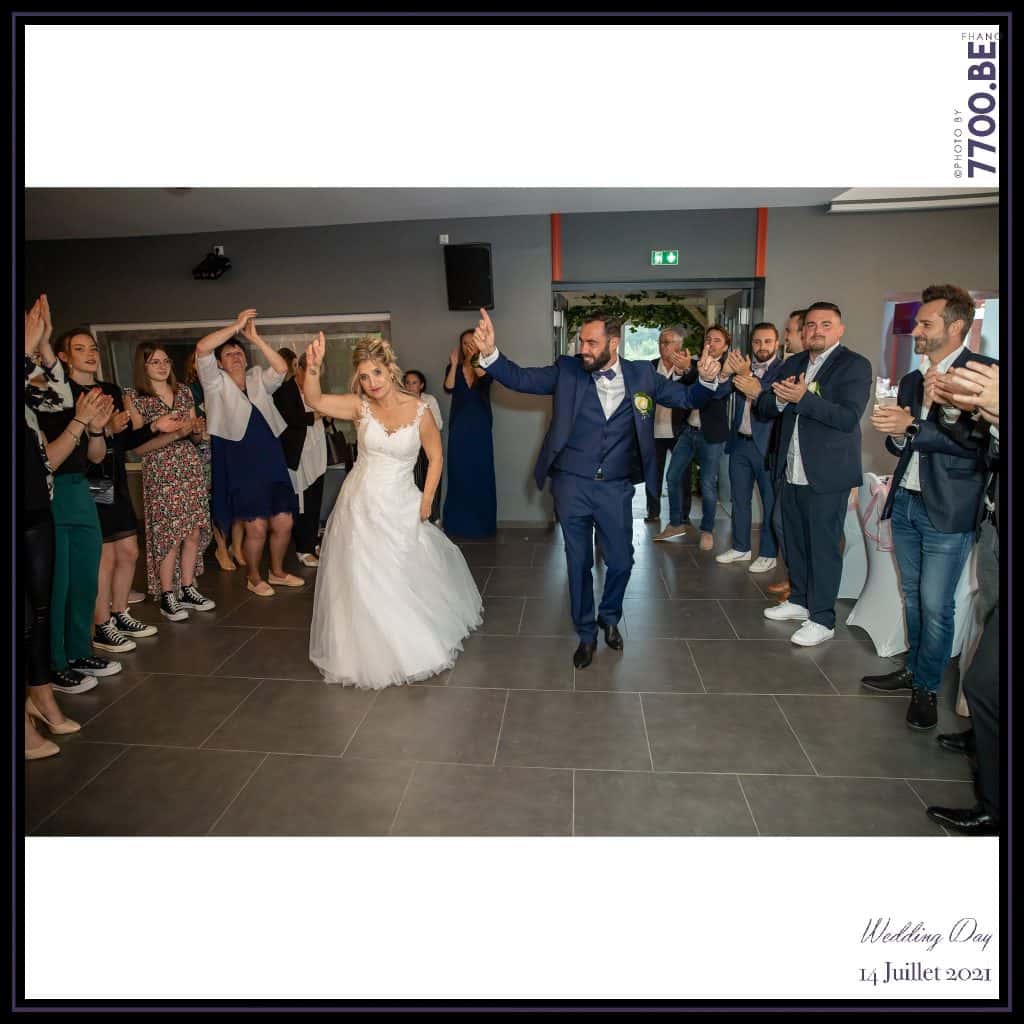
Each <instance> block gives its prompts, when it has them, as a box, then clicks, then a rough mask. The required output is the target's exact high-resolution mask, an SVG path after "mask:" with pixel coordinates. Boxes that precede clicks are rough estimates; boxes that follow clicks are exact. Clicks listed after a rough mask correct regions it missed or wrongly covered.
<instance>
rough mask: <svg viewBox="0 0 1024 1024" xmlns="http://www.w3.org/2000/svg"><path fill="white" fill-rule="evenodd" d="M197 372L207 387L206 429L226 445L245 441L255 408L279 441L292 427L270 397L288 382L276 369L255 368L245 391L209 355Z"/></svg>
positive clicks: (201, 360)
mask: <svg viewBox="0 0 1024 1024" xmlns="http://www.w3.org/2000/svg"><path fill="white" fill-rule="evenodd" d="M196 372H197V373H198V374H199V383H200V384H202V385H203V396H204V403H205V405H206V429H207V430H208V431H209V432H210V434H212V435H213V436H214V437H221V438H223V439H224V440H225V441H241V440H242V438H243V437H245V431H246V429H247V428H248V426H249V416H250V414H251V413H252V407H253V406H256V408H257V409H259V411H260V412H261V413H262V414H263V418H264V419H265V420H266V421H267V425H268V426H269V427H270V429H271V431H272V432H273V434H274V437H279V436H280V435H281V432H282V431H283V430H284V429H285V428H286V427H287V426H288V424H287V423H285V421H284V417H283V416H282V415H281V414H280V412H278V410H277V406H276V405H274V400H273V399H272V398H271V397H270V396H271V395H272V394H273V393H274V392H275V391H276V390H277V389H278V388H279V387H280V386H281V385H282V384H283V383H284V380H285V376H286V375H285V374H283V373H278V372H277V371H276V370H275V369H274V368H273V367H272V366H267V367H264V368H263V369H262V370H261V369H260V368H259V367H258V366H251V367H250V368H249V369H248V370H247V371H246V374H245V391H244V392H243V391H242V390H241V388H239V387H238V385H237V384H236V383H235V382H234V381H233V380H232V379H231V377H230V376H228V374H227V372H226V371H225V370H222V369H221V368H220V366H219V365H218V363H217V357H216V356H215V355H214V354H213V353H212V352H208V353H207V354H206V355H205V356H199V358H198V359H196Z"/></svg>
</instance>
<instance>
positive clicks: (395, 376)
mask: <svg viewBox="0 0 1024 1024" xmlns="http://www.w3.org/2000/svg"><path fill="white" fill-rule="evenodd" d="M365 362H373V363H380V364H381V365H382V366H383V367H384V368H385V369H386V370H387V371H388V373H389V374H390V376H391V380H392V382H393V383H394V385H395V387H396V388H398V390H399V391H405V383H404V381H403V374H402V368H401V367H400V366H399V365H398V358H397V357H396V355H395V350H394V349H393V348H392V347H391V342H390V341H388V340H386V339H385V338H360V339H359V340H358V341H357V342H356V346H355V348H354V349H353V350H352V382H351V384H350V385H349V387H350V389H351V391H352V394H354V395H363V397H365V393H364V392H363V386H362V385H361V384H360V383H359V364H360V363H365Z"/></svg>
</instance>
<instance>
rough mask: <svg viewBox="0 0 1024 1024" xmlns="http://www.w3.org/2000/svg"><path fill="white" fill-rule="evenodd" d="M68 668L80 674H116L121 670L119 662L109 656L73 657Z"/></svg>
mask: <svg viewBox="0 0 1024 1024" xmlns="http://www.w3.org/2000/svg"><path fill="white" fill-rule="evenodd" d="M70 668H71V671H72V672H74V673H75V674H76V675H80V676H116V675H117V673H118V672H120V671H121V662H119V661H111V660H110V659H109V658H75V660H74V661H72V662H71V663H70Z"/></svg>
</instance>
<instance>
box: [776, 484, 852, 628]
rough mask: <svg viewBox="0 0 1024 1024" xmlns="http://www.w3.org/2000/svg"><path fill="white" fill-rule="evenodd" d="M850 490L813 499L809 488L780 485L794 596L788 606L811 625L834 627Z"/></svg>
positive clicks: (815, 496) (792, 595)
mask: <svg viewBox="0 0 1024 1024" xmlns="http://www.w3.org/2000/svg"><path fill="white" fill-rule="evenodd" d="M849 500H850V490H849V488H847V489H846V490H844V491H835V492H833V493H831V494H815V493H814V491H812V490H811V489H810V487H808V486H802V487H801V486H796V485H794V484H791V483H787V482H785V480H783V482H782V519H783V522H784V524H785V525H784V526H783V531H784V532H785V535H786V557H787V559H788V562H787V564H788V567H789V579H790V582H791V583H792V585H793V591H792V593H791V594H790V595H789V600H790V601H791V602H792V603H793V604H799V605H803V607H804V608H806V609H807V610H808V612H809V615H808V616H807V617H808V618H809V619H810V620H811V621H812V622H818V623H820V624H821V625H822V626H824V627H825V628H826V629H834V628H835V625H836V598H837V597H838V596H839V582H840V580H841V578H842V575H843V555H842V551H841V550H840V544H841V542H842V539H843V523H844V521H845V520H846V506H847V503H848V502H849Z"/></svg>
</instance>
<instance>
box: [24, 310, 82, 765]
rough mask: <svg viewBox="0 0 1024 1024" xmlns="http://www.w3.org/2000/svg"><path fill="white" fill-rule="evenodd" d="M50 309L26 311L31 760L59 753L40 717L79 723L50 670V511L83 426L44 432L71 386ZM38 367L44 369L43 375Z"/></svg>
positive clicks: (53, 723)
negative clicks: (56, 478)
mask: <svg viewBox="0 0 1024 1024" xmlns="http://www.w3.org/2000/svg"><path fill="white" fill-rule="evenodd" d="M51 332H52V325H51V323H50V310H49V305H48V303H47V299H46V296H45V295H41V296H40V297H39V298H38V299H36V301H35V302H34V303H33V304H32V308H31V309H30V310H29V311H28V313H26V314H25V363H24V372H25V391H24V415H25V429H24V430H23V431H22V436H23V438H24V444H23V447H22V469H23V477H22V502H21V511H22V516H21V551H22V554H23V555H24V558H25V564H24V575H23V577H22V579H23V581H24V588H25V589H24V605H25V610H24V616H25V619H24V635H23V639H22V653H23V655H24V659H25V684H26V686H27V687H28V694H27V697H26V701H25V760H27V761H36V760H39V759H41V758H44V757H53V756H54V755H55V754H59V753H60V747H58V746H57V744H56V743H54V742H53V741H52V740H47V739H44V738H43V737H42V736H41V735H40V734H39V733H38V732H37V731H36V728H35V725H34V724H33V723H34V722H36V721H39V722H42V723H43V724H44V725H45V726H46V727H47V729H48V730H49V731H50V732H51V733H54V734H56V735H63V734H67V733H73V732H77V731H78V730H79V729H80V728H81V727H80V726H79V724H78V723H77V722H73V721H72V720H71V719H70V718H66V717H65V716H64V713H63V712H62V711H61V709H60V705H59V704H58V703H57V700H56V698H55V697H54V695H53V687H52V686H51V680H52V678H53V677H52V676H51V669H50V599H51V595H52V591H53V558H54V528H53V516H52V515H51V513H50V498H51V495H52V492H53V470H54V469H56V468H57V467H58V466H59V465H60V464H61V462H63V461H64V460H65V459H67V457H68V456H69V455H70V454H71V453H72V452H73V451H74V450H75V448H76V447H77V444H78V439H77V434H78V432H79V430H80V429H81V423H79V424H78V425H77V426H76V427H74V428H72V429H70V430H66V431H65V432H64V434H62V435H60V436H58V437H57V438H55V439H54V441H52V442H50V443H47V440H46V436H45V435H44V434H43V433H42V432H41V431H40V429H39V421H38V419H37V416H36V413H37V411H42V410H49V411H52V412H56V411H58V410H61V409H64V408H65V407H66V406H68V405H70V404H71V390H70V388H69V387H68V386H67V384H66V382H65V381H64V374H63V370H62V368H61V365H60V363H59V361H58V360H57V358H56V357H55V356H54V354H53V350H52V349H51V348H50V334H51ZM40 367H41V368H42V372H41V373H40ZM94 402H95V398H92V397H90V396H83V397H82V398H81V399H80V403H79V405H80V407H79V408H78V409H76V410H75V411H76V412H77V413H78V414H79V415H80V416H81V417H86V416H88V406H89V404H90V403H94ZM75 686H76V688H77V690H78V692H80V693H81V692H84V691H85V690H87V689H92V687H94V686H96V679H95V678H90V679H89V682H88V684H86V682H85V679H84V677H83V678H81V679H80V680H77V681H76V682H75Z"/></svg>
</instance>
